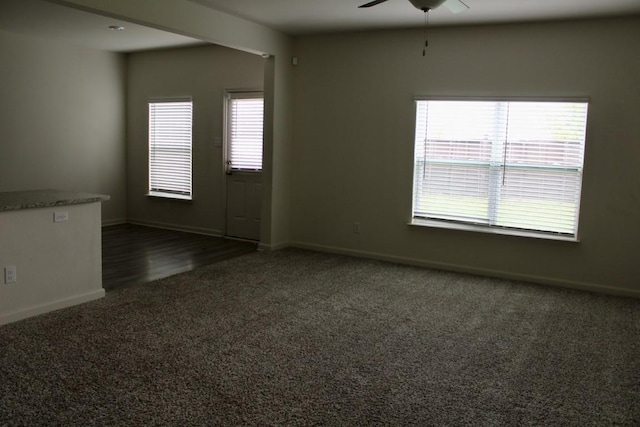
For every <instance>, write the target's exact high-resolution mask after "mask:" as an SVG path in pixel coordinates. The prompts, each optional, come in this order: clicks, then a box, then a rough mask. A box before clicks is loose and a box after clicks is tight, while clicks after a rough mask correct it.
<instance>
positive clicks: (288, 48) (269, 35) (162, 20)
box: [50, 0, 293, 248]
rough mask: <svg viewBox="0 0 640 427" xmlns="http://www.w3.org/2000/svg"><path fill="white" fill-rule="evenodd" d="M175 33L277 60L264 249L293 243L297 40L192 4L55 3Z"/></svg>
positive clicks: (141, 0)
mask: <svg viewBox="0 0 640 427" xmlns="http://www.w3.org/2000/svg"><path fill="white" fill-rule="evenodd" d="M50 1H53V2H55V3H60V4H63V5H67V6H71V7H76V8H80V9H84V10H88V11H92V12H95V13H99V14H102V15H106V16H113V17H117V18H121V19H124V20H129V21H132V22H136V23H139V24H142V25H148V26H150V27H153V28H159V29H163V30H168V31H172V32H175V33H178V34H183V35H187V36H190V37H194V38H198V39H201V40H204V41H207V42H211V43H215V44H218V45H221V46H227V47H231V48H234V49H239V50H243V51H247V52H251V53H265V54H269V55H271V56H272V58H270V59H269V60H268V61H267V67H266V72H265V74H264V92H265V117H266V118H267V119H268V120H269V122H268V123H265V135H264V150H265V156H264V161H265V164H264V173H263V178H262V196H263V198H262V212H263V215H262V227H261V239H260V243H261V246H262V247H264V248H274V247H281V246H283V245H286V244H287V242H288V241H289V225H290V224H289V221H290V203H291V201H290V194H291V191H290V186H291V162H290V161H289V160H288V159H289V157H288V156H289V153H290V151H291V145H292V139H291V138H292V121H291V117H292V115H293V111H292V99H293V79H292V78H291V77H290V76H291V72H292V70H291V63H290V59H291V55H292V47H293V44H292V39H291V38H290V37H288V36H287V35H285V34H282V33H280V32H278V31H275V30H272V29H270V28H267V27H265V26H262V25H259V24H255V23H253V22H249V21H247V20H244V19H241V18H238V17H235V16H232V15H229V14H226V13H223V12H219V11H216V10H213V9H211V8H207V7H204V6H202V5H200V4H197V3H195V2H190V1H180V2H177V1H175V0H136V1H135V2H134V1H131V0H50Z"/></svg>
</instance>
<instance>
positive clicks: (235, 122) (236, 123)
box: [225, 92, 264, 240]
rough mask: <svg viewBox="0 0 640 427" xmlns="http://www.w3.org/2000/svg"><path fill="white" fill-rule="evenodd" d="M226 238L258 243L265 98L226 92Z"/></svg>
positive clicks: (259, 95) (254, 93)
mask: <svg viewBox="0 0 640 427" xmlns="http://www.w3.org/2000/svg"><path fill="white" fill-rule="evenodd" d="M225 110H226V132H225V141H226V173H227V228H226V235H227V236H229V237H237V238H241V239H248V240H260V210H261V206H262V203H261V201H262V150H263V122H264V99H263V94H262V92H228V93H227V99H226V109H225Z"/></svg>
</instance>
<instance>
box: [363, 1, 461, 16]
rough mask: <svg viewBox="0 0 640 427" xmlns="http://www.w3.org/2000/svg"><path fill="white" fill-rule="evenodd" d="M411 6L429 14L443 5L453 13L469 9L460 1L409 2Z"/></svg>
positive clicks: (370, 3)
mask: <svg viewBox="0 0 640 427" xmlns="http://www.w3.org/2000/svg"><path fill="white" fill-rule="evenodd" d="M386 1H387V0H373V1H370V2H369V3H365V4H363V5H362V6H358V7H371V6H375V5H378V4H380V3H384V2H386ZM409 1H410V2H411V4H412V5H414V6H415V7H416V9H420V10H421V11H423V12H425V13H426V12H429V11H430V10H432V9H435V8H437V7H438V6H440V5H444V6H445V7H446V8H447V9H449V10H450V11H451V12H453V13H460V12H464V11H465V10H467V9H469V6H467V5H466V4H464V3H463V2H462V1H461V0H409Z"/></svg>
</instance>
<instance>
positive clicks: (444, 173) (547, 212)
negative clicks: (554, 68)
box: [413, 100, 588, 237]
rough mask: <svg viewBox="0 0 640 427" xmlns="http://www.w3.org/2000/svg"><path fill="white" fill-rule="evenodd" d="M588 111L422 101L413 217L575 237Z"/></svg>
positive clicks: (575, 106)
mask: <svg viewBox="0 0 640 427" xmlns="http://www.w3.org/2000/svg"><path fill="white" fill-rule="evenodd" d="M587 106H588V104H587V103H586V102H555V101H554V102H524V101H492V100H488V101H453V100H420V101H417V116H416V139H415V167H414V172H415V176H414V204H413V206H414V207H413V216H414V218H427V219H439V220H448V221H454V222H462V223H472V224H480V225H486V226H493V227H503V228H510V229H519V230H528V231H539V232H548V233H557V234H562V235H567V236H572V237H575V236H576V233H577V220H578V212H579V206H580V190H581V182H582V166H583V157H584V143H585V129H586V119H587Z"/></svg>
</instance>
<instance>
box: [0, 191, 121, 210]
mask: <svg viewBox="0 0 640 427" xmlns="http://www.w3.org/2000/svg"><path fill="white" fill-rule="evenodd" d="M110 198H111V197H110V196H107V195H104V194H94V193H75V192H71V191H60V190H32V191H10V192H5V193H3V192H0V212H1V211H17V210H21V209H35V208H47V207H51V206H64V205H77V204H81V203H94V202H104V201H106V200H109V199H110Z"/></svg>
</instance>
